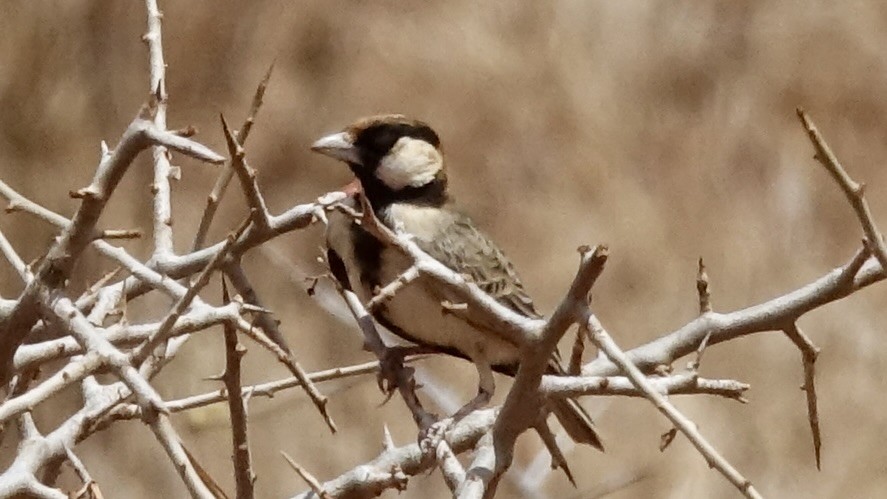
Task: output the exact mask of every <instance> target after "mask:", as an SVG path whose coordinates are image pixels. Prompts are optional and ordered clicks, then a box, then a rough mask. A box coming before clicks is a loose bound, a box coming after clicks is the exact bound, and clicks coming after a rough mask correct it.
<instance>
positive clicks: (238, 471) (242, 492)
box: [222, 278, 256, 499]
mask: <svg viewBox="0 0 887 499" xmlns="http://www.w3.org/2000/svg"><path fill="white" fill-rule="evenodd" d="M222 302H223V303H225V304H227V303H230V302H231V299H230V297H229V296H228V288H227V287H226V285H225V279H224V278H223V279H222ZM223 330H224V332H225V374H224V375H222V379H223V380H224V382H225V388H227V391H228V393H229V394H232V395H230V396H229V397H228V412H229V413H230V415H231V439H232V444H233V449H234V451H233V460H234V479H235V483H236V484H237V499H249V498H252V497H254V492H253V482H255V480H256V475H255V474H254V473H253V467H252V458H251V457H250V451H249V437H248V433H249V432H248V426H247V413H246V406H245V404H244V401H243V396H242V394H241V389H240V359H241V358H242V357H243V355H244V354H246V348H245V347H244V346H243V345H242V344H240V343H239V342H238V341H237V330H236V329H234V327H233V326H232V325H231V324H225V325H224V326H223Z"/></svg>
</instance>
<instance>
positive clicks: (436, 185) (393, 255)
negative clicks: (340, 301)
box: [311, 115, 603, 450]
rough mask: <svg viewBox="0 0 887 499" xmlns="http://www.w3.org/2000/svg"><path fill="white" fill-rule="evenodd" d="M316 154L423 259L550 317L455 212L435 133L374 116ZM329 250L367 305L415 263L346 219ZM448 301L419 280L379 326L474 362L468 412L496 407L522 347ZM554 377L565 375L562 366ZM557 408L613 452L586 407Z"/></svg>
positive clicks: (324, 141) (565, 421) (517, 307)
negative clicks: (341, 169) (474, 392)
mask: <svg viewBox="0 0 887 499" xmlns="http://www.w3.org/2000/svg"><path fill="white" fill-rule="evenodd" d="M311 149H312V150H313V151H315V152H319V153H321V154H324V155H327V156H330V157H332V158H335V159H338V160H341V161H344V162H345V163H347V164H348V167H349V168H350V169H351V171H352V172H353V173H354V175H355V176H356V177H357V179H358V180H359V181H360V185H361V188H362V191H363V194H364V195H365V196H366V199H367V200H368V201H369V203H370V205H371V206H372V208H373V211H374V212H375V214H376V216H377V218H378V219H379V220H380V221H381V222H382V223H383V224H385V225H386V226H388V227H389V228H390V229H392V230H395V231H397V232H401V233H406V234H409V235H410V236H412V238H413V241H414V242H415V243H416V244H417V245H418V246H419V247H420V248H421V249H422V250H423V251H425V252H426V253H428V254H429V255H431V256H432V257H434V258H435V259H437V260H438V261H439V262H441V263H442V264H444V265H445V266H447V267H448V268H450V269H451V270H453V271H455V272H457V273H460V274H464V275H467V276H469V277H470V279H472V280H473V281H474V282H475V283H476V284H477V285H478V286H479V287H480V288H481V289H482V290H484V291H485V292H486V293H488V294H489V295H490V296H492V297H493V298H495V299H496V300H497V301H498V302H500V303H501V304H503V305H505V306H506V307H509V308H511V309H512V310H514V311H515V312H517V313H520V314H523V315H525V316H527V317H531V318H539V317H541V315H540V314H539V313H538V312H537V311H536V309H535V307H534V306H533V301H532V300H531V299H530V297H529V295H527V292H526V291H525V289H524V286H523V284H522V283H521V281H520V278H519V277H518V275H517V272H516V271H515V269H514V266H513V265H512V264H511V262H510V261H509V260H508V258H506V257H505V255H504V254H503V253H502V251H501V250H500V249H499V248H498V247H497V246H496V244H495V243H494V242H493V241H492V240H490V238H489V237H487V236H486V235H485V234H484V233H483V232H481V231H480V230H479V229H478V228H477V227H476V226H475V225H474V223H473V222H472V221H471V219H469V218H468V217H467V216H466V215H464V214H462V213H461V212H459V211H458V210H457V209H456V208H455V207H454V205H453V201H452V199H451V197H450V195H449V193H448V191H447V174H446V170H445V168H444V157H443V152H442V150H441V145H440V138H439V137H438V135H437V133H435V132H434V130H432V129H431V127H429V126H428V125H427V124H425V123H423V122H421V121H416V120H412V119H409V118H406V117H404V116H401V115H383V116H373V117H369V118H364V119H361V120H359V121H357V122H356V123H354V124H353V125H351V126H349V127H347V128H345V129H344V130H343V131H342V132H339V133H334V134H331V135H327V136H325V137H323V138H321V139H320V140H318V141H317V142H315V143H314V144H313V145H312V147H311ZM351 202H354V200H353V199H352V200H351ZM327 245H328V248H329V251H328V261H329V264H330V268H331V270H332V272H333V274H334V275H335V277H336V279H337V280H339V282H340V283H341V284H342V286H343V287H345V288H346V289H350V290H353V291H354V292H356V293H357V294H358V296H359V297H360V298H361V299H362V300H364V302H366V301H368V300H369V299H370V298H372V296H373V293H374V291H375V290H377V289H378V288H379V287H382V286H385V285H386V284H388V283H390V282H392V281H394V280H395V279H396V278H397V277H398V276H399V275H400V274H401V273H402V272H403V271H405V270H406V269H407V268H408V267H409V265H410V263H411V262H410V261H409V260H408V259H407V257H406V256H405V255H403V254H402V253H401V252H400V251H398V250H397V249H396V248H391V247H387V246H386V245H385V244H383V243H382V242H380V241H379V240H378V239H376V238H375V237H374V236H373V235H371V234H369V233H368V232H367V231H365V230H364V229H363V228H361V227H360V226H359V225H357V224H355V223H354V220H353V218H351V217H348V216H346V215H344V214H341V213H332V214H331V215H330V217H329V225H328V229H327ZM446 299H447V297H446V296H445V295H444V294H443V293H442V291H440V290H439V289H437V288H436V287H435V285H434V283H433V282H430V281H428V280H427V279H426V280H423V278H419V279H418V280H417V281H415V282H413V283H410V284H408V285H407V286H405V287H404V288H402V289H400V290H399V291H398V292H397V293H395V294H394V296H393V297H392V298H391V299H390V300H388V301H386V302H385V303H384V304H383V305H382V306H380V307H377V308H376V309H375V310H374V311H373V316H374V318H375V319H376V321H377V322H379V323H380V324H381V325H383V326H384V327H385V328H387V329H388V330H390V331H391V332H392V333H394V334H396V335H397V336H400V337H401V338H404V339H406V340H408V341H410V342H413V343H416V344H418V345H421V346H426V347H431V348H433V349H434V350H436V351H440V352H443V353H447V354H450V355H455V356H458V357H462V358H466V359H469V360H470V361H472V362H473V363H474V364H475V366H476V368H477V370H478V374H479V377H480V382H479V388H478V396H477V397H476V398H475V400H473V401H472V403H469V404H468V405H467V406H466V407H476V406H480V405H483V404H486V403H487V402H489V399H490V397H491V396H492V394H493V391H494V389H495V384H494V379H493V374H492V370H495V371H498V372H501V373H504V374H508V375H511V376H514V375H515V373H516V372H517V368H518V364H519V361H520V355H519V346H518V345H516V344H514V343H512V342H510V341H509V340H507V339H506V338H505V337H504V336H502V335H500V334H498V333H496V331H495V330H493V329H492V328H488V327H484V321H483V320H477V321H474V320H470V318H469V319H468V320H466V318H465V317H464V316H463V315H460V316H457V315H456V314H453V313H448V312H447V311H446V310H444V307H443V306H442V301H443V300H446ZM469 313H470V312H469ZM549 372H550V373H554V374H560V373H563V370H562V369H561V368H560V366H559V365H558V363H557V361H556V359H554V358H552V360H551V363H550V366H549ZM550 405H551V410H552V412H554V413H555V415H556V416H557V418H558V419H559V420H560V421H561V424H562V425H563V426H564V428H565V429H566V430H567V432H568V434H569V435H570V436H571V437H572V438H573V440H575V441H577V442H579V443H586V444H590V445H593V446H595V447H597V448H599V449H601V450H603V446H602V444H601V441H600V439H599V437H598V435H597V433H596V431H595V429H594V426H593V424H592V422H591V419H590V418H589V417H588V414H587V413H586V412H585V411H584V410H583V409H582V407H581V406H580V405H579V404H578V403H577V402H576V401H574V400H571V399H559V400H557V401H554V402H552V403H551V404H550ZM463 409H464V408H463ZM460 412H463V411H460Z"/></svg>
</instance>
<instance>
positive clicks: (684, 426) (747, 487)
mask: <svg viewBox="0 0 887 499" xmlns="http://www.w3.org/2000/svg"><path fill="white" fill-rule="evenodd" d="M583 327H585V328H586V329H587V331H588V336H589V339H590V340H591V342H592V343H594V344H595V346H597V347H598V348H599V349H600V350H601V351H603V352H604V353H605V354H606V355H607V357H608V358H609V359H610V360H611V361H613V362H615V363H616V364H617V365H618V366H619V367H620V368H621V369H622V370H623V372H625V374H626V376H628V378H629V379H630V380H631V382H632V383H633V384H634V385H635V387H637V388H638V390H641V391H642V392H644V395H645V396H646V397H647V399H648V400H649V401H650V402H651V403H653V405H654V406H655V407H656V409H658V410H659V412H661V413H662V414H664V415H665V417H667V418H668V419H669V420H670V421H671V422H672V423H673V424H674V425H675V427H676V428H677V429H678V430H679V431H680V432H681V433H683V434H684V435H685V436H686V437H687V439H688V440H690V443H692V444H693V446H694V447H696V449H697V450H698V451H699V452H700V454H702V456H703V457H704V458H705V460H706V461H707V462H708V465H709V466H710V467H712V468H715V469H717V470H718V472H720V473H721V474H722V475H724V477H725V478H727V480H729V481H730V483H732V484H733V485H734V486H735V487H736V488H737V489H739V491H740V492H742V494H743V495H745V496H746V497H749V498H760V497H761V495H760V494H758V491H757V490H755V488H754V486H753V485H752V483H751V482H750V481H749V480H748V479H747V478H745V477H744V476H742V475H741V474H740V473H739V471H737V470H736V468H734V467H733V466H732V465H731V464H730V463H729V462H728V461H727V460H726V459H724V457H723V456H721V455H720V453H718V451H717V450H716V449H715V448H714V447H713V446H712V445H711V444H710V443H708V441H707V440H706V439H705V437H703V436H702V434H701V433H699V430H697V429H696V425H695V424H693V422H692V421H690V420H689V419H687V417H686V416H684V415H683V414H681V413H680V412H679V411H678V410H677V409H676V408H675V407H674V406H673V405H672V404H671V402H669V401H668V400H667V399H666V398H665V397H664V396H663V395H662V394H661V393H659V392H657V391H656V389H655V388H654V387H653V386H652V385H651V384H650V383H649V381H647V378H646V377H645V376H644V374H643V373H642V372H641V371H640V369H638V368H637V367H635V365H634V364H632V362H631V360H629V358H628V357H627V356H626V355H625V352H623V351H622V350H621V349H619V347H618V346H617V345H616V342H614V341H613V339H612V338H611V337H610V335H609V334H607V332H606V331H605V330H604V328H603V327H602V326H601V324H600V322H599V321H598V320H597V317H595V316H594V315H593V314H591V312H590V311H589V312H588V314H587V317H586V319H585V321H583Z"/></svg>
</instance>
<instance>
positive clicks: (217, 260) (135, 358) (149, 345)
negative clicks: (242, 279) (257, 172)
mask: <svg viewBox="0 0 887 499" xmlns="http://www.w3.org/2000/svg"><path fill="white" fill-rule="evenodd" d="M249 224H250V221H249V218H248V219H246V220H244V221H243V222H242V223H241V224H240V227H238V228H237V230H235V231H234V232H233V233H231V234H229V235H228V237H227V239H226V240H225V244H224V245H223V246H222V249H221V250H219V252H218V253H216V254H215V256H214V257H213V259H212V260H210V262H209V263H208V264H207V265H206V267H205V268H204V269H203V271H202V272H200V274H199V275H198V276H197V279H196V280H195V281H194V283H192V284H191V286H190V287H189V288H188V291H187V292H186V293H185V294H184V295H183V296H182V297H181V298H179V300H178V301H177V302H176V304H175V305H174V306H173V308H172V310H170V311H169V313H168V314H167V315H166V317H164V319H163V322H161V324H160V328H159V329H158V330H157V332H156V333H155V334H154V335H153V336H151V337H150V338H148V340H147V341H145V343H144V344H143V345H142V346H140V347H139V348H138V349H137V350H136V351H135V352H134V353H133V354H132V362H133V364H135V365H139V364H141V363H142V362H144V361H145V359H147V358H148V356H149V355H151V352H153V351H154V349H155V348H157V347H158V346H159V345H160V344H161V343H163V342H164V341H166V340H167V339H168V334H169V331H170V330H171V329H172V327H173V326H174V325H175V323H176V321H177V320H178V319H179V317H181V315H182V314H183V313H184V312H185V310H187V308H188V307H189V306H190V305H191V302H192V301H193V300H194V298H195V297H196V296H197V293H199V292H200V290H201V289H203V287H204V286H206V285H207V283H209V278H210V277H211V276H212V273H213V272H215V271H216V269H218V268H219V266H220V265H221V263H222V261H224V259H225V257H226V256H228V252H229V251H230V250H231V247H232V246H233V245H234V241H236V240H237V239H238V238H239V237H240V236H241V235H242V234H243V232H244V231H245V230H246V228H247V227H248V226H249Z"/></svg>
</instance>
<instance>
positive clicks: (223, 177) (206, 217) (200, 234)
mask: <svg viewBox="0 0 887 499" xmlns="http://www.w3.org/2000/svg"><path fill="white" fill-rule="evenodd" d="M273 70H274V64H273V63H272V64H271V65H270V66H269V67H268V71H267V72H266V73H265V77H264V78H262V81H261V82H260V83H259V86H258V88H256V93H255V95H254V96H253V102H252V105H251V107H250V110H249V114H248V115H247V117H246V120H245V121H244V122H243V126H242V127H240V130H238V131H237V133H236V134H235V137H236V139H237V142H238V143H239V144H240V145H241V146H242V145H243V144H245V143H246V139H247V137H249V132H250V130H252V126H253V123H255V120H256V115H257V114H258V113H259V109H260V108H261V107H262V100H263V98H264V96H265V89H266V88H267V87H268V81H269V80H271V72H272V71H273ZM233 176H234V170H233V168H232V167H231V161H230V160H229V161H227V162H226V163H225V166H224V167H223V168H222V170H221V171H220V172H219V176H218V177H217V178H216V183H215V185H214V186H213V190H212V192H211V193H210V194H209V196H208V197H207V199H206V208H205V209H204V211H203V216H202V217H201V218H200V225H199V226H198V227H197V234H196V235H195V236H194V243H193V244H192V245H191V251H197V250H199V249H201V248H203V245H204V243H205V242H206V234H207V233H208V232H209V227H210V225H212V221H213V218H214V217H215V215H216V210H218V208H219V203H220V202H221V201H222V197H223V196H224V195H225V191H226V190H227V189H228V184H229V183H230V182H231V178H232V177H233Z"/></svg>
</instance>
